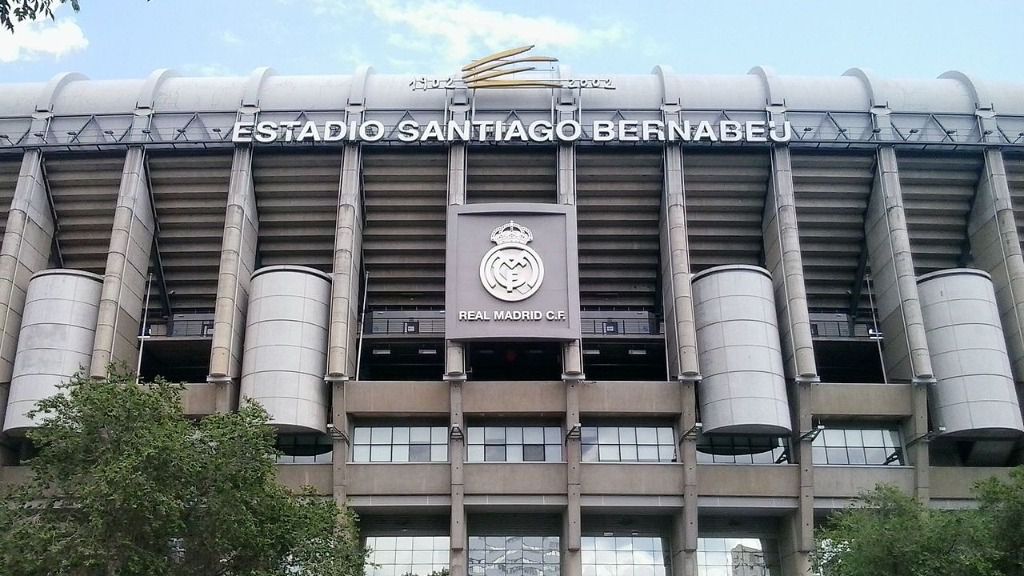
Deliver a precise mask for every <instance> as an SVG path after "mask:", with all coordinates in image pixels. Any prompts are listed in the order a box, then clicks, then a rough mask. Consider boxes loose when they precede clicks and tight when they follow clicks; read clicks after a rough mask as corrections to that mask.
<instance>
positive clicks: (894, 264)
mask: <svg viewBox="0 0 1024 576" xmlns="http://www.w3.org/2000/svg"><path fill="white" fill-rule="evenodd" d="M877 164H878V167H877V173H876V175H875V183H874V187H873V189H872V191H871V199H870V201H869V203H868V211H867V218H866V219H865V223H864V227H865V235H866V238H867V249H868V263H869V264H870V266H871V277H872V292H873V294H874V300H875V306H876V308H877V309H878V316H879V318H880V319H881V326H882V332H883V334H884V336H885V344H886V346H885V352H884V360H885V364H886V371H887V373H888V375H889V377H890V378H893V379H896V380H904V381H907V380H913V381H928V380H931V379H932V377H933V375H932V365H931V357H930V356H929V354H928V342H927V340H926V339H925V332H924V323H923V321H922V318H921V303H920V301H919V299H918V295H917V278H916V276H915V272H914V260H913V255H912V253H911V248H910V235H909V232H908V231H907V218H906V215H905V214H904V210H903V193H902V190H901V188H900V179H899V169H898V167H897V164H896V151H895V150H894V149H893V148H892V147H891V146H883V147H881V148H879V150H878V161H877Z"/></svg>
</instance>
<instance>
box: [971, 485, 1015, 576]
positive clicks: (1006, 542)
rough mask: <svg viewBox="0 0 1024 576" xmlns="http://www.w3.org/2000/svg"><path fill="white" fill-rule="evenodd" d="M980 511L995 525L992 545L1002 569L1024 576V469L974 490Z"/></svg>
mask: <svg viewBox="0 0 1024 576" xmlns="http://www.w3.org/2000/svg"><path fill="white" fill-rule="evenodd" d="M975 490H976V492H977V494H978V501H979V503H980V512H981V513H982V514H984V515H985V517H986V518H988V520H989V522H991V525H992V531H991V536H990V538H991V545H992V546H993V547H994V548H995V549H996V551H997V552H998V553H999V554H1000V560H999V567H1000V569H1001V570H1002V573H1003V574H1005V575H1006V576H1024V544H1022V543H1021V535H1024V467H1017V468H1015V469H1014V470H1013V471H1011V472H1010V478H1009V479H1008V480H1006V481H1003V480H1001V479H999V478H990V479H988V480H984V481H982V482H979V483H978V485H977V486H976V487H975Z"/></svg>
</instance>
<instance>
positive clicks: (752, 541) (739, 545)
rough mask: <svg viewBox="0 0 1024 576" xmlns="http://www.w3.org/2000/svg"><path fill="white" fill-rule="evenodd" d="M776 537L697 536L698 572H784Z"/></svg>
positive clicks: (776, 575)
mask: <svg viewBox="0 0 1024 576" xmlns="http://www.w3.org/2000/svg"><path fill="white" fill-rule="evenodd" d="M780 564H781V563H780V561H779V546H778V542H777V541H776V540H775V539H772V538H697V574H698V576H753V575H755V574H756V575H757V576H780V575H781V574H782V568H781V567H780Z"/></svg>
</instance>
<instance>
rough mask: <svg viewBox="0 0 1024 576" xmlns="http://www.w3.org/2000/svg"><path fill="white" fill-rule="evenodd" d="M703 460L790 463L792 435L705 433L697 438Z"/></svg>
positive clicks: (699, 453)
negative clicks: (790, 436) (787, 436)
mask: <svg viewBox="0 0 1024 576" xmlns="http://www.w3.org/2000/svg"><path fill="white" fill-rule="evenodd" d="M697 462H698V463H701V464H711V463H714V464H789V463H790V462H791V459H790V451H789V439H788V438H786V437H783V436H779V437H776V436H738V435H731V434H705V435H703V436H701V438H700V440H699V441H698V442H697Z"/></svg>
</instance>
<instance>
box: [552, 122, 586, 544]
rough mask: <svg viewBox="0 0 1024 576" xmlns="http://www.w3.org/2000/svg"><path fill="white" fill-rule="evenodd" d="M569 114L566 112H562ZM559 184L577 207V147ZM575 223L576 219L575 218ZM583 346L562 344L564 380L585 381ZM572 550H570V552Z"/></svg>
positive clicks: (563, 160)
mask: <svg viewBox="0 0 1024 576" xmlns="http://www.w3.org/2000/svg"><path fill="white" fill-rule="evenodd" d="M562 113H563V114H567V113H566V111H562ZM556 162H557V172H558V177H557V182H556V189H557V192H558V203H559V204H564V205H567V206H572V207H573V210H575V207H576V147H575V146H574V145H572V144H560V145H559V146H558V158H557V160H556ZM573 220H574V221H575V218H573ZM584 377H585V376H584V374H583V346H582V342H581V341H580V340H573V341H571V342H565V343H563V344H562V380H566V381H568V380H583V379H584ZM571 550H572V549H571V548H570V551H571Z"/></svg>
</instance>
